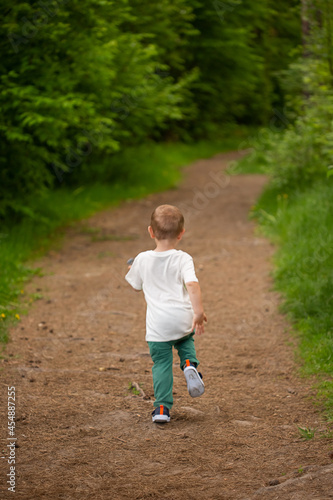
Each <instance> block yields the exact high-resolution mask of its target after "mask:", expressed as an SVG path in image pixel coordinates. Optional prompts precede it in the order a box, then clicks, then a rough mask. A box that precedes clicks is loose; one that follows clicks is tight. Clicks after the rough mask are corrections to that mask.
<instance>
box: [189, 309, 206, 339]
mask: <svg viewBox="0 0 333 500" xmlns="http://www.w3.org/2000/svg"><path fill="white" fill-rule="evenodd" d="M204 322H206V323H207V316H206V314H205V313H204V312H203V313H201V314H194V317H193V323H192V331H193V330H195V334H196V335H202V334H203V333H205V325H204Z"/></svg>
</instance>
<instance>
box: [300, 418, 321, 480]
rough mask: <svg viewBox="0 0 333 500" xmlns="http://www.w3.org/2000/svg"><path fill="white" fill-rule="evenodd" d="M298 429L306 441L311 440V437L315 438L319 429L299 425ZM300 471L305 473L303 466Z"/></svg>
mask: <svg viewBox="0 0 333 500" xmlns="http://www.w3.org/2000/svg"><path fill="white" fill-rule="evenodd" d="M297 429H298V432H299V434H300V437H301V439H303V440H304V441H309V439H313V438H314V437H315V434H316V430H317V429H310V428H308V427H299V426H297ZM298 473H299V474H303V468H302V467H300V468H299V469H298Z"/></svg>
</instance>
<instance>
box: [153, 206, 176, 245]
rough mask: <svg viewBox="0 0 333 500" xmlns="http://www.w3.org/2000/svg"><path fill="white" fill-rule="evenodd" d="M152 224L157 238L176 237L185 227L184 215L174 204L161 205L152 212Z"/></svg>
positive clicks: (167, 238)
mask: <svg viewBox="0 0 333 500" xmlns="http://www.w3.org/2000/svg"><path fill="white" fill-rule="evenodd" d="M150 225H151V227H152V229H153V232H154V235H155V238H156V239H158V240H169V239H170V240H171V239H175V238H177V236H179V235H180V233H181V232H182V231H183V229H184V216H183V214H182V213H181V211H180V210H179V208H177V207H174V206H173V205H160V206H159V207H157V208H155V210H154V212H153V213H152V214H151V221H150Z"/></svg>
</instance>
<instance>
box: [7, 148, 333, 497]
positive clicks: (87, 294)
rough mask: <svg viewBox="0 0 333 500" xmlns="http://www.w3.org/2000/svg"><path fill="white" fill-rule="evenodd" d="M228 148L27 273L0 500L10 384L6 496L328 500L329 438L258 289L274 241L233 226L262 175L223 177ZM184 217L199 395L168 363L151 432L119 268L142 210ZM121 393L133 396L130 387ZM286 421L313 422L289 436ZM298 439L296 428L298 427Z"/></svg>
mask: <svg viewBox="0 0 333 500" xmlns="http://www.w3.org/2000/svg"><path fill="white" fill-rule="evenodd" d="M239 154H240V153H228V154H222V155H217V156H216V157H214V158H212V159H210V160H200V161H197V162H196V163H194V164H193V165H191V166H190V167H189V168H187V169H186V171H185V177H184V181H183V182H182V184H181V185H180V186H179V188H178V189H174V190H170V191H167V192H163V193H160V194H154V195H151V196H149V197H147V198H145V199H142V200H140V201H133V200H128V201H126V202H124V203H123V204H122V205H121V206H119V207H118V208H117V209H110V210H107V211H104V212H102V213H99V214H97V215H95V216H94V217H92V218H90V219H89V220H86V221H84V222H81V223H78V224H77V225H76V226H75V227H72V228H71V229H69V230H68V231H67V234H66V238H65V241H64V244H63V245H62V247H61V249H59V250H53V251H50V252H49V253H48V255H46V256H45V257H44V258H43V259H41V261H40V262H38V263H37V264H36V265H38V266H41V267H42V269H43V272H44V274H43V275H42V276H38V277H35V278H34V279H33V280H32V282H31V283H30V284H29V285H28V286H27V288H26V293H38V294H40V295H41V298H40V299H39V300H37V301H36V302H34V304H33V305H32V306H31V308H30V310H29V313H28V314H27V315H26V316H24V317H23V318H22V320H21V322H20V323H19V324H18V325H17V326H16V327H15V328H13V329H12V331H11V341H10V343H9V344H8V345H7V347H6V350H5V353H4V359H2V360H1V365H0V366H2V370H1V372H0V379H1V387H2V389H1V412H2V413H1V421H2V422H4V425H2V431H1V433H2V438H3V439H2V446H3V448H2V450H1V451H2V453H1V456H2V457H3V456H4V457H5V458H0V466H1V470H0V474H1V479H0V481H1V495H0V496H1V499H7V498H12V497H13V493H12V492H10V491H8V490H7V488H8V486H9V485H8V484H6V481H7V479H8V478H7V476H6V474H8V473H9V465H8V462H7V458H8V454H9V451H8V450H9V448H7V447H6V444H7V442H8V441H7V437H8V431H7V424H6V422H7V418H6V416H5V411H6V410H7V386H14V387H15V391H16V417H17V419H16V431H15V432H16V437H17V448H16V449H15V452H16V464H15V467H16V469H15V472H16V486H15V488H16V493H15V498H17V499H20V500H21V499H22V500H39V499H45V500H55V499H73V500H74V499H80V500H85V499H89V500H90V499H97V500H99V499H100V500H109V499H116V500H118V499H131V500H133V499H137V500H139V499H142V500H143V499H153V498H154V499H160V500H164V499H172V500H180V499H181V500H184V499H188V498H197V499H200V500H208V499H209V500H213V499H214V500H215V499H224V500H233V499H235V500H236V499H237V500H238V499H239V500H258V499H260V500H273V499H281V500H284V499H286V500H307V499H320V500H323V499H330V498H333V454H332V447H333V446H332V440H330V439H328V438H327V437H325V433H326V434H327V432H328V431H329V426H328V424H327V423H326V422H325V419H324V417H323V413H322V409H321V408H320V407H318V406H317V407H316V406H315V405H314V404H313V401H312V398H313V396H314V393H313V389H312V388H311V387H312V383H313V381H312V380H310V379H304V378H300V376H299V375H298V369H299V366H298V365H297V363H296V362H295V360H294V350H295V345H296V343H297V341H296V339H295V337H293V336H292V334H291V333H290V329H291V327H290V325H289V324H288V322H287V320H286V318H284V317H283V316H282V315H281V314H280V313H279V312H278V305H279V302H280V300H279V297H278V295H277V294H276V293H275V292H273V291H272V285H273V283H272V279H271V277H270V272H271V270H272V263H271V258H272V255H273V253H274V248H273V246H272V245H271V243H270V242H269V241H267V240H266V239H264V238H263V237H262V236H260V235H258V233H257V232H256V229H255V225H254V223H253V222H252V221H250V220H249V218H248V213H249V209H250V207H251V205H253V204H254V202H255V200H256V199H257V197H258V195H259V193H260V192H261V190H262V188H263V186H264V184H265V183H266V181H267V180H266V178H265V177H264V176H259V175H251V176H245V175H240V176H233V177H231V178H229V177H228V175H226V174H225V173H224V170H225V168H226V166H227V164H228V162H230V161H231V160H234V159H236V158H238V157H239ZM163 203H170V204H174V205H178V206H180V207H181V208H182V209H183V211H184V214H185V217H186V229H187V231H186V233H185V236H184V238H183V240H182V243H181V247H180V248H181V249H182V250H185V251H187V252H189V253H190V254H191V255H192V256H193V258H194V261H195V265H196V269H197V275H198V278H199V281H200V284H201V288H202V291H203V297H204V303H205V309H206V313H207V316H208V325H207V328H206V332H205V334H204V335H203V336H201V337H198V338H196V347H197V354H198V358H199V360H200V371H201V372H202V373H203V377H204V382H205V387H206V391H205V394H204V395H203V396H202V397H201V398H196V399H192V398H191V397H190V396H189V395H188V393H187V390H186V384H185V379H184V375H183V373H182V372H181V370H180V369H179V362H178V359H177V358H176V355H175V357H174V398H175V403H174V407H173V408H172V411H171V422H170V423H169V424H165V425H161V424H153V423H152V421H151V411H152V410H153V386H152V376H151V367H152V362H151V359H150V357H149V354H148V348H147V345H146V342H145V304H144V299H143V296H142V294H137V293H136V292H134V291H133V290H132V289H131V288H130V286H129V285H128V284H127V283H126V282H125V280H124V275H125V273H126V271H127V265H126V261H127V259H128V258H129V257H132V256H135V255H136V254H137V253H139V252H140V251H143V250H147V249H149V248H153V242H152V240H150V239H149V236H148V233H147V229H146V228H147V226H148V224H149V220H150V214H151V212H152V210H153V208H154V207H155V206H157V205H159V204H163ZM132 383H133V384H134V386H135V385H136V387H137V388H139V389H140V391H138V390H136V389H134V390H133V389H131V388H130V387H131V384H132ZM298 427H301V428H304V429H308V430H309V432H308V435H309V437H311V432H312V431H313V430H314V429H316V433H315V435H314V437H313V438H312V439H308V440H304V439H302V437H301V434H300V432H299V430H298ZM305 432H306V431H305Z"/></svg>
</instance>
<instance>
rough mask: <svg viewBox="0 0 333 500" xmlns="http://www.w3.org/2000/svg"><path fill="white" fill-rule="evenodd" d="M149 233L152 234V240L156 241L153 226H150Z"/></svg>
mask: <svg viewBox="0 0 333 500" xmlns="http://www.w3.org/2000/svg"><path fill="white" fill-rule="evenodd" d="M148 233H149V234H150V237H151V238H152V239H155V234H154V231H153V228H152V227H151V226H148Z"/></svg>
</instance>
